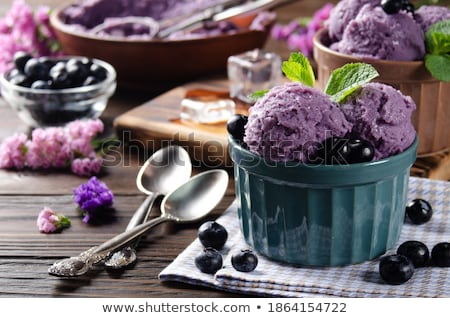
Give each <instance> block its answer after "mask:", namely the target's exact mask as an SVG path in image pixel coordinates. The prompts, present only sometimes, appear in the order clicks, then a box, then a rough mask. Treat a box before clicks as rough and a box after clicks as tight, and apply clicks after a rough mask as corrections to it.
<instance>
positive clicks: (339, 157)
mask: <svg viewBox="0 0 450 318" xmlns="http://www.w3.org/2000/svg"><path fill="white" fill-rule="evenodd" d="M347 142H348V139H346V138H341V137H330V138H327V139H325V140H324V141H323V142H322V143H321V144H320V145H319V147H318V149H317V151H316V154H315V158H314V160H313V161H312V163H318V164H326V165H332V164H345V163H347V156H348V154H349V148H348V145H347Z"/></svg>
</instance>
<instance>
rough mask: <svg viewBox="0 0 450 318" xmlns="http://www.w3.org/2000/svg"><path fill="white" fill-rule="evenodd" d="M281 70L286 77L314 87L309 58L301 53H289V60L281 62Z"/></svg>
mask: <svg viewBox="0 0 450 318" xmlns="http://www.w3.org/2000/svg"><path fill="white" fill-rule="evenodd" d="M281 69H282V71H283V73H284V75H286V77H287V78H288V79H290V80H291V81H293V82H300V83H303V84H305V85H306V86H310V87H314V82H315V77H314V71H313V68H312V66H311V64H310V63H309V60H308V58H307V57H306V56H304V55H303V54H302V53H291V55H290V56H289V60H288V61H285V62H283V65H282V68H281Z"/></svg>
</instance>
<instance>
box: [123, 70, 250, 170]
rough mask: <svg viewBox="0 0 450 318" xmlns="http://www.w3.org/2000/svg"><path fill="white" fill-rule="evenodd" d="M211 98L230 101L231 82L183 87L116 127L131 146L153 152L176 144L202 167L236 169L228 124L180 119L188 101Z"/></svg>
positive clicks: (130, 113)
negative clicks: (207, 96) (215, 96)
mask: <svg viewBox="0 0 450 318" xmlns="http://www.w3.org/2000/svg"><path fill="white" fill-rule="evenodd" d="M208 94H210V95H217V96H220V97H225V98H229V93H228V82H227V80H225V79H217V80H208V81H207V82H201V81H199V82H193V83H189V84H186V85H183V86H179V87H177V88H175V89H172V90H170V91H168V92H167V93H164V94H162V95H160V96H158V97H156V98H155V99H152V100H150V101H148V102H146V103H144V104H143V105H141V106H138V107H136V108H134V109H132V110H130V111H128V112H126V113H124V114H122V115H120V116H119V117H117V118H116V119H115V120H114V127H115V129H116V131H117V133H118V136H119V137H123V140H124V141H125V143H127V144H128V146H133V147H136V146H137V147H144V149H146V150H148V151H150V152H151V151H153V150H154V149H159V148H161V147H163V146H167V145H168V144H172V143H173V144H177V145H180V146H183V147H185V148H186V150H187V151H188V152H189V154H190V155H191V159H192V160H193V161H194V162H196V163H198V164H201V165H202V166H207V167H210V168H218V167H224V166H225V167H232V164H231V160H230V158H229V155H228V141H227V138H228V134H227V131H226V122H221V123H216V124H200V123H195V122H192V121H187V120H182V119H181V118H180V112H181V101H182V99H183V98H184V97H186V96H190V95H203V96H206V95H208ZM235 102H236V112H237V113H243V114H247V113H248V106H247V105H245V104H244V103H242V102H239V101H237V100H235Z"/></svg>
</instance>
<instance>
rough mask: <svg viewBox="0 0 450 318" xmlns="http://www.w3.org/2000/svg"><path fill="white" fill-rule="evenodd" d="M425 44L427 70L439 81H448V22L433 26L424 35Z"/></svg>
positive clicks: (449, 79)
mask: <svg viewBox="0 0 450 318" xmlns="http://www.w3.org/2000/svg"><path fill="white" fill-rule="evenodd" d="M425 44H426V47H427V55H425V66H426V68H427V70H428V71H429V72H430V73H431V75H432V76H433V77H434V78H436V79H438V80H440V81H444V82H448V81H450V20H444V21H441V22H438V23H435V24H433V25H432V26H431V27H430V28H429V29H428V31H427V32H426V33H425Z"/></svg>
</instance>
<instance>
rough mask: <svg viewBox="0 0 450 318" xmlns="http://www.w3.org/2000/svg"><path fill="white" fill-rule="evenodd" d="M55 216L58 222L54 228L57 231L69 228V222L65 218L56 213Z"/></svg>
mask: <svg viewBox="0 0 450 318" xmlns="http://www.w3.org/2000/svg"><path fill="white" fill-rule="evenodd" d="M56 216H57V217H58V218H59V221H58V222H57V224H56V227H57V228H58V229H64V228H67V227H70V224H71V222H70V219H69V218H68V217H67V216H65V215H62V214H59V213H56Z"/></svg>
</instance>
